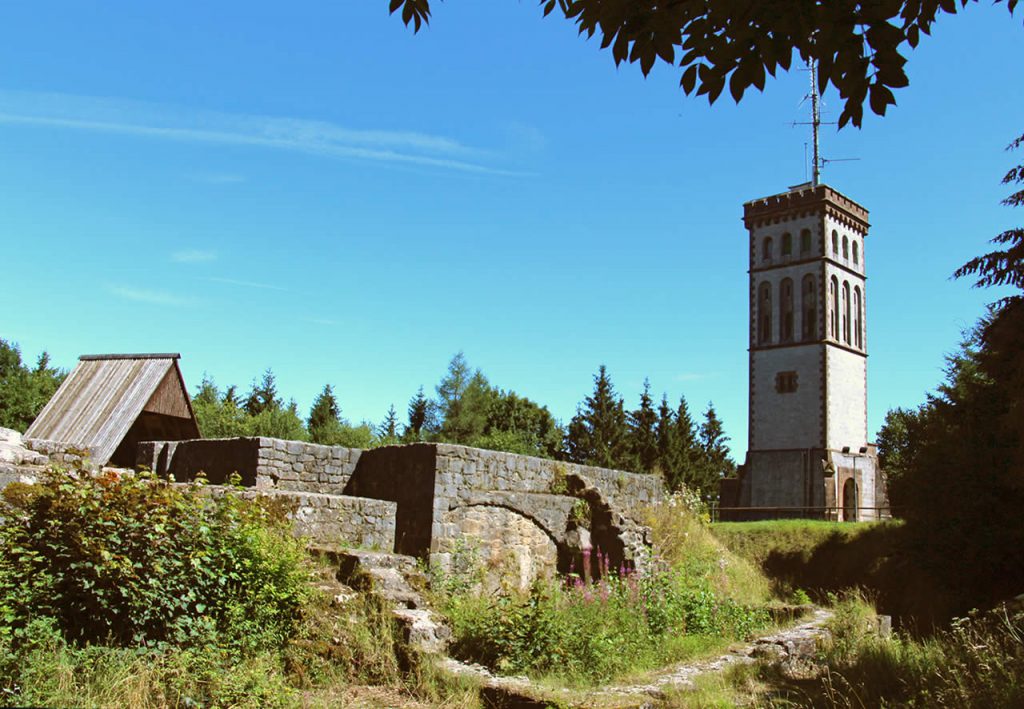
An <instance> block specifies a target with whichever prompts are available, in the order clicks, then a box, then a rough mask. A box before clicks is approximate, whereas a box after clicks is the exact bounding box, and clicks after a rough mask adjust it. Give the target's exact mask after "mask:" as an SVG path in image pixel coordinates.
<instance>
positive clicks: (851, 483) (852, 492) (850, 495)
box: [843, 478, 860, 522]
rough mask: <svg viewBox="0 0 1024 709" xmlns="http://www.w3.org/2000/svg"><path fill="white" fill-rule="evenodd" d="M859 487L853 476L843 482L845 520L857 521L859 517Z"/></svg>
mask: <svg viewBox="0 0 1024 709" xmlns="http://www.w3.org/2000/svg"><path fill="white" fill-rule="evenodd" d="M858 493H859V490H858V489H857V481H856V480H854V479H853V478H847V479H846V482H845V483H843V521H844V522H856V521H857V519H858V514H857V513H858V512H859V510H858V508H859V507H860V501H859V499H858V498H859V497H860V495H859V494H858Z"/></svg>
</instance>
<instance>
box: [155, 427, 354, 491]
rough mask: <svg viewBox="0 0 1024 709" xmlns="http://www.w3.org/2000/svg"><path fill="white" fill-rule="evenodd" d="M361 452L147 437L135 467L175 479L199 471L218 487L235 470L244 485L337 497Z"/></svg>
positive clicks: (273, 441)
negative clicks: (161, 439)
mask: <svg viewBox="0 0 1024 709" xmlns="http://www.w3.org/2000/svg"><path fill="white" fill-rule="evenodd" d="M361 454H362V451H361V450H357V449H354V448H343V447H341V446H321V445H317V444H315V443H304V442H302V441H283V440H280V439H277V438H263V437H258V438H221V439H217V438H214V439H202V440H191V441H147V442H144V443H140V444H139V447H138V455H137V459H136V465H137V466H139V467H146V468H149V469H150V470H152V471H153V472H155V473H157V474H158V475H164V476H167V477H171V478H174V479H175V480H177V481H178V482H186V481H189V480H192V479H193V478H194V477H195V476H196V475H197V474H198V473H200V472H202V473H204V474H205V475H206V478H207V479H208V480H209V481H210V483H211V484H214V485H220V484H223V483H225V482H227V480H228V478H229V477H230V476H231V475H232V474H233V473H238V474H239V475H240V476H241V478H242V480H241V482H242V485H244V486H246V487H255V488H257V489H260V490H269V489H277V490H291V491H293V492H313V493H321V494H329V495H340V494H342V493H343V490H344V489H345V486H346V484H347V483H348V480H349V478H350V477H351V476H352V473H353V472H354V471H355V467H356V464H357V463H358V462H359V456H360V455H361Z"/></svg>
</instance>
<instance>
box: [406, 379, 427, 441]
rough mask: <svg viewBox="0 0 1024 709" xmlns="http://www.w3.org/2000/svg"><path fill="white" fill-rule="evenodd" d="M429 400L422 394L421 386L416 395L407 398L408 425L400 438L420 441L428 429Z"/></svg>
mask: <svg viewBox="0 0 1024 709" xmlns="http://www.w3.org/2000/svg"><path fill="white" fill-rule="evenodd" d="M430 419H431V407H430V401H429V400H428V399H427V397H426V396H424V395H423V387H422V386H421V387H420V388H419V390H418V391H417V392H416V396H414V397H413V398H412V399H410V400H409V425H407V426H406V427H405V431H404V432H403V434H402V438H404V439H405V440H407V441H422V440H423V439H424V434H425V433H427V432H428V431H429V430H430Z"/></svg>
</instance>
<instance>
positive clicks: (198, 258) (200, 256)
mask: <svg viewBox="0 0 1024 709" xmlns="http://www.w3.org/2000/svg"><path fill="white" fill-rule="evenodd" d="M216 260H217V252H216V251H206V250H203V249H184V250H182V251H175V252H174V253H173V254H171V261H174V262H175V263H208V262H210V261H216Z"/></svg>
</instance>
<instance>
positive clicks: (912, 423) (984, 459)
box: [878, 136, 1024, 612]
mask: <svg viewBox="0 0 1024 709" xmlns="http://www.w3.org/2000/svg"><path fill="white" fill-rule="evenodd" d="M1022 144H1024V136H1021V137H1020V138H1018V139H1017V140H1015V141H1014V142H1013V143H1011V145H1010V149H1015V148H1018V147H1020V146H1021V145H1022ZM1003 183H1004V184H1007V185H1011V186H1012V188H1013V190H1014V191H1013V192H1012V194H1011V195H1010V196H1009V197H1007V198H1006V199H1005V200H1003V203H1004V204H1006V205H1007V206H1021V205H1024V189H1022V187H1024V165H1018V166H1016V167H1014V168H1012V169H1011V170H1010V172H1009V173H1007V175H1006V176H1005V178H1004V179H1003ZM993 241H994V243H995V244H997V245H999V246H1001V247H1003V248H1000V249H997V250H995V251H992V252H991V253H988V254H985V255H984V256H980V257H978V258H975V259H972V260H971V261H969V262H968V263H967V264H965V265H964V266H963V267H962V268H960V269H958V270H957V272H956V274H955V275H956V276H957V277H961V278H962V277H968V276H973V277H975V278H976V282H975V285H976V286H978V287H991V286H1009V287H1010V288H1011V293H1010V295H1008V296H1006V297H1003V298H1000V299H999V300H998V301H997V302H995V303H993V304H992V305H991V306H990V308H989V312H988V313H987V314H986V315H985V317H983V318H982V319H981V321H980V322H979V323H978V325H977V326H976V327H975V328H974V329H973V330H972V331H970V332H969V333H968V334H967V336H966V337H965V339H964V342H963V343H962V344H961V346H960V348H959V349H958V350H957V351H956V352H955V353H953V354H952V355H950V356H949V357H947V364H946V372H945V379H944V381H943V382H942V383H941V384H940V385H939V387H938V388H937V390H936V391H935V393H934V394H930V395H929V396H928V398H927V400H926V401H925V403H924V404H923V405H921V406H920V407H918V408H917V409H894V410H891V411H890V412H889V413H888V415H887V416H886V420H885V425H884V426H883V427H882V430H881V432H880V433H879V438H878V444H879V456H880V458H881V462H882V464H883V466H884V470H885V472H886V475H887V479H888V484H889V495H890V500H891V503H892V506H893V509H894V512H896V513H897V514H899V515H900V516H902V517H904V518H906V520H907V533H908V534H909V535H910V536H911V538H912V540H913V541H914V543H916V544H917V545H918V546H919V547H920V548H921V549H928V550H931V551H932V553H928V554H922V559H924V560H926V561H928V562H930V564H931V569H930V570H931V572H932V573H933V575H934V576H935V577H936V578H937V579H938V580H939V582H940V583H943V584H944V585H946V586H947V587H948V588H956V589H957V590H958V594H959V597H960V598H961V600H962V607H960V608H957V609H954V611H956V612H964V611H966V610H968V609H969V608H970V607H971V606H972V605H979V606H980V605H983V604H985V603H989V602H994V601H996V600H999V599H1001V598H1006V597H1009V596H1013V595H1016V594H1018V593H1020V590H1019V589H1020V588H1021V587H1022V586H1024V526H1022V525H1021V524H1020V511H1021V509H1024V229H1020V228H1017V229H1010V230H1008V231H1006V232H1003V233H1002V234H1000V235H998V236H997V237H996V238H995V239H994V240H993Z"/></svg>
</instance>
